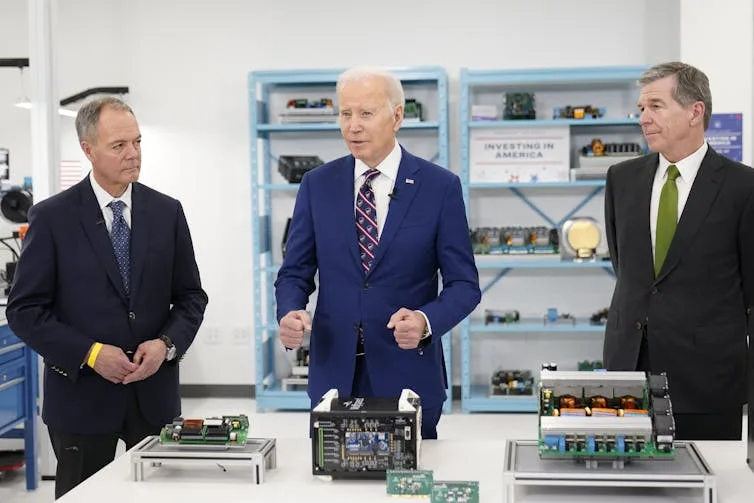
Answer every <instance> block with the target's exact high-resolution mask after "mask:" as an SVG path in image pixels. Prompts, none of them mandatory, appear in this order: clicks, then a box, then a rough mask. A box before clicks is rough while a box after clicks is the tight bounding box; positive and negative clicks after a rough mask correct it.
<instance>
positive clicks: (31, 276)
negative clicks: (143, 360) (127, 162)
mask: <svg viewBox="0 0 754 503" xmlns="http://www.w3.org/2000/svg"><path fill="white" fill-rule="evenodd" d="M132 204H133V211H132V213H131V222H132V225H131V228H132V232H131V295H130V297H127V296H126V294H125V293H124V289H123V281H122V280H121V277H120V274H119V272H118V266H117V262H116V260H115V254H114V252H113V247H112V244H111V242H110V237H109V236H108V233H107V227H106V225H105V221H104V218H103V216H102V213H101V211H100V209H99V205H98V203H97V199H96V197H95V195H94V191H93V190H92V186H91V183H90V181H89V177H86V178H85V179H84V180H83V181H82V182H80V183H78V184H77V185H75V186H73V187H71V188H70V189H68V190H66V191H64V192H61V193H60V194H57V195H55V196H53V197H51V198H49V199H46V200H44V201H42V202H40V203H38V204H36V205H34V206H32V208H31V210H30V211H29V230H28V233H27V234H26V238H25V239H24V244H23V251H22V253H21V258H20V260H19V263H18V266H17V269H16V276H15V280H14V283H13V287H12V289H11V292H10V296H9V299H8V307H7V311H6V313H7V318H8V323H9V325H10V328H11V330H13V332H14V333H15V334H16V335H17V336H18V337H19V338H21V339H22V340H23V341H24V342H25V343H26V344H27V345H28V346H29V347H31V348H32V349H33V350H34V351H36V352H37V353H39V354H40V355H41V356H42V357H43V358H44V360H45V364H46V365H45V380H44V386H45V387H44V390H45V396H44V404H43V412H42V417H43V419H44V421H45V423H46V424H47V425H48V426H49V427H50V428H53V429H57V430H58V431H63V432H68V433H76V434H98V433H112V432H116V431H119V429H120V427H121V426H122V421H123V417H124V413H125V407H126V398H127V394H126V393H127V392H128V391H129V390H128V389H126V386H124V385H122V384H113V383H111V382H109V381H107V380H105V379H104V378H102V377H100V376H99V375H98V374H96V373H95V372H94V371H93V370H92V369H91V368H89V367H86V366H84V367H83V368H81V365H82V362H83V361H84V358H85V356H86V354H87V352H88V351H89V348H90V347H91V345H92V343H94V342H95V341H99V342H102V343H104V344H112V345H114V346H118V347H120V348H122V349H124V350H126V351H129V350H135V349H136V347H137V346H138V345H139V344H140V343H141V342H143V341H146V340H149V339H155V338H157V337H159V336H160V335H161V334H166V335H167V336H168V337H170V338H171V339H172V340H173V342H174V344H175V345H176V348H177V352H178V355H179V357H180V356H182V355H183V354H184V353H185V352H186V350H187V349H188V348H189V346H190V345H191V343H192V341H193V339H194V336H195V335H196V332H197V330H198V328H199V325H200V324H201V322H202V319H203V317H204V310H205V308H206V305H207V294H206V293H205V292H204V290H203V289H202V287H201V282H200V279H199V271H198V269H197V265H196V261H195V259H194V251H193V245H192V243H191V236H190V234H189V229H188V224H187V222H186V218H185V216H184V214H183V210H182V207H181V204H180V203H179V202H178V201H177V200H175V199H172V198H170V197H168V196H166V195H163V194H161V193H159V192H157V191H155V190H152V189H150V188H148V187H146V186H145V185H142V184H140V183H135V184H134V185H133V193H132ZM171 305H172V307H171ZM177 362H178V359H177V358H176V359H175V360H173V361H172V362H166V363H164V364H163V365H162V367H161V368H160V369H159V370H158V371H157V372H156V373H155V374H154V375H153V376H151V377H149V378H148V379H146V380H144V381H140V382H136V383H133V384H129V385H128V386H135V387H136V390H137V395H138V400H139V404H140V406H141V410H142V412H143V414H144V416H145V418H146V419H147V420H148V421H149V422H150V423H152V424H155V425H160V424H164V423H166V422H169V421H171V420H172V418H173V417H175V416H177V415H179V414H180V410H181V409H180V396H179V391H178V364H177Z"/></svg>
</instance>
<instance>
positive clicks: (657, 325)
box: [604, 147, 754, 413]
mask: <svg viewBox="0 0 754 503" xmlns="http://www.w3.org/2000/svg"><path fill="white" fill-rule="evenodd" d="M658 160H659V155H658V154H650V155H648V156H644V157H641V158H639V159H635V160H631V161H626V162H623V163H620V164H616V165H614V166H612V167H611V168H610V170H609V171H608V174H607V183H606V188H605V225H606V228H607V239H608V246H609V249H610V256H611V259H612V262H613V266H614V268H615V272H616V279H617V282H616V285H615V291H614V293H613V298H612V302H611V304H610V312H609V316H608V322H607V327H606V332H605V344H604V361H605V366H606V368H607V369H609V370H635V369H636V365H637V360H638V357H639V346H640V343H641V335H642V332H643V331H645V330H646V333H647V341H648V347H649V354H650V356H651V369H652V371H653V372H661V371H664V372H667V373H668V380H669V385H670V395H671V399H672V401H673V408H674V410H675V411H676V412H679V413H700V412H705V413H715V412H718V413H730V412H732V411H735V409H736V408H740V406H741V404H742V403H744V402H745V401H746V391H747V381H748V371H747V365H748V359H747V345H746V336H747V333H749V314H750V312H751V305H752V303H754V170H752V169H751V168H749V167H748V166H745V165H743V164H740V163H737V162H734V161H731V160H730V159H727V158H725V157H723V156H721V155H720V154H718V153H717V152H715V151H714V150H713V149H712V148H711V147H710V148H709V150H708V151H707V155H706V156H705V157H704V160H703V161H702V164H701V167H700V168H699V172H698V174H697V176H696V179H695V180H694V184H693V186H692V188H691V192H690V194H689V198H688V200H687V202H686V205H685V207H684V210H683V213H682V214H681V217H680V219H679V222H678V227H677V229H676V233H675V235H674V237H673V241H672V243H671V245H670V249H669V251H668V256H667V258H666V260H665V263H664V264H663V267H662V270H661V271H660V274H659V275H658V277H657V278H655V277H654V276H655V275H654V267H653V263H654V261H653V256H652V241H651V234H650V222H649V212H650V197H651V194H652V184H653V181H654V175H655V171H656V169H657V165H658Z"/></svg>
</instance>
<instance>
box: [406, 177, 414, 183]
mask: <svg viewBox="0 0 754 503" xmlns="http://www.w3.org/2000/svg"><path fill="white" fill-rule="evenodd" d="M406 183H414V179H413V178H406Z"/></svg>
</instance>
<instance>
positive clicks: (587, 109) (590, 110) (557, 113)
mask: <svg viewBox="0 0 754 503" xmlns="http://www.w3.org/2000/svg"><path fill="white" fill-rule="evenodd" d="M604 116H605V109H604V108H595V107H593V106H592V105H583V106H577V107H574V106H571V105H566V106H564V107H560V108H555V109H553V112H552V118H553V119H600V118H602V117H604Z"/></svg>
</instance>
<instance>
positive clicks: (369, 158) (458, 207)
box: [275, 68, 481, 438]
mask: <svg viewBox="0 0 754 503" xmlns="http://www.w3.org/2000/svg"><path fill="white" fill-rule="evenodd" d="M336 92H337V97H338V106H339V110H340V126H341V132H342V134H343V137H344V139H345V141H346V144H347V145H348V148H349V150H350V151H351V155H348V156H345V157H342V158H340V159H336V160H334V161H331V162H328V163H326V164H324V165H322V166H320V167H318V168H316V169H315V170H313V171H311V172H309V173H307V174H306V175H305V176H304V178H303V180H302V182H301V187H300V189H299V192H298V196H297V199H296V205H295V209H294V212H293V218H292V220H291V225H290V229H289V234H288V241H287V247H286V255H285V259H284V261H283V265H282V267H281V268H280V272H279V273H278V277H277V280H276V282H275V288H276V290H275V296H276V300H277V319H278V322H279V324H280V339H281V341H282V343H283V345H284V346H285V347H286V348H288V349H295V348H297V347H299V346H300V345H301V344H302V342H303V338H304V332H305V331H311V342H310V353H309V358H310V362H309V397H310V399H311V400H312V404H313V405H316V403H317V402H318V401H319V399H320V398H321V397H322V395H323V394H324V393H325V392H327V391H328V390H329V389H332V388H337V389H338V393H339V395H340V396H360V397H397V396H399V395H400V392H401V390H402V389H404V388H410V389H412V390H414V391H415V392H416V393H418V394H419V396H420V397H421V403H422V409H423V410H422V437H423V438H437V423H438V421H439V419H440V414H441V412H442V404H443V402H444V401H445V399H446V389H447V387H448V382H447V379H446V371H445V363H444V357H443V351H444V349H443V346H442V339H441V337H442V335H443V334H444V333H446V332H448V331H450V330H451V329H452V328H453V327H454V326H455V325H457V324H458V323H459V322H460V321H461V320H463V319H464V318H465V317H466V316H468V315H469V314H470V313H471V312H472V311H473V310H474V309H475V308H476V306H477V305H478V304H479V301H480V299H481V292H480V290H479V275H478V272H477V268H476V265H475V263H474V256H473V253H472V249H471V242H470V239H469V228H468V223H467V220H466V212H465V207H464V202H463V196H462V194H461V184H460V180H459V178H458V176H456V175H455V174H453V173H451V172H450V171H448V170H446V169H444V168H442V167H440V166H437V165H435V164H433V163H431V162H428V161H425V160H423V159H420V158H418V157H415V156H413V155H412V154H410V153H409V152H407V151H406V150H405V149H404V148H403V147H402V146H401V145H400V144H399V143H398V141H397V139H396V136H395V135H396V133H397V131H398V130H399V129H400V127H401V123H402V121H403V110H404V94H403V88H402V86H401V83H400V81H399V80H398V79H397V78H396V77H395V76H393V75H392V74H390V73H389V72H385V71H382V70H379V69H369V68H355V69H351V70H348V71H346V72H344V73H343V74H342V75H341V76H340V78H339V79H338V83H337V88H336ZM317 271H318V272H319V295H318V299H317V306H316V310H315V313H314V319H313V321H312V320H311V319H310V318H309V314H308V313H307V312H306V311H305V310H304V309H305V307H306V305H307V303H308V300H309V296H310V295H311V294H312V293H313V292H314V290H315V283H314V277H315V274H316V273H317ZM438 272H439V273H440V274H441V275H442V283H443V288H442V291H441V292H440V293H439V294H438ZM447 350H450V348H447Z"/></svg>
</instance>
